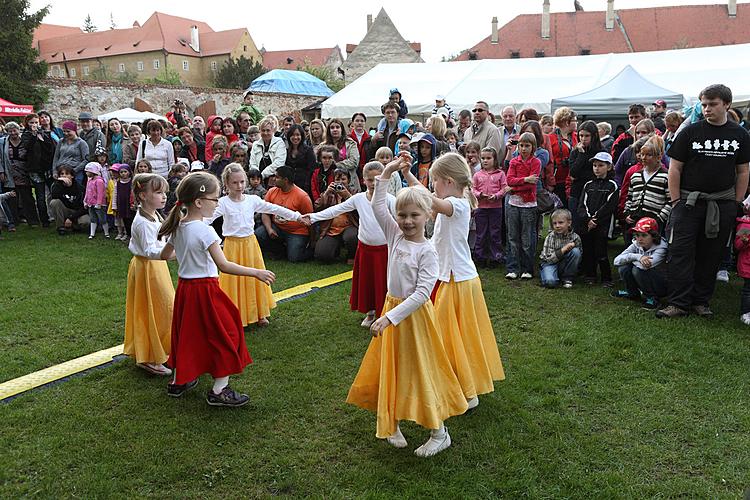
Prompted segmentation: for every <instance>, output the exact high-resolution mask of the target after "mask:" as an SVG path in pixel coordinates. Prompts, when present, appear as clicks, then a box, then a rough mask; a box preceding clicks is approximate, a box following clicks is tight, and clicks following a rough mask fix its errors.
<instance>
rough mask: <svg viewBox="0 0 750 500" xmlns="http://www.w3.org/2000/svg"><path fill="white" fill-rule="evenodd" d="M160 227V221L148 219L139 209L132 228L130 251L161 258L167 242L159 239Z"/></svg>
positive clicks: (135, 253) (143, 255)
mask: <svg viewBox="0 0 750 500" xmlns="http://www.w3.org/2000/svg"><path fill="white" fill-rule="evenodd" d="M160 227H161V223H160V222H159V221H156V220H149V219H147V218H146V217H144V216H143V215H141V211H140V210H138V211H137V212H136V214H135V218H134V219H133V226H132V227H131V229H130V244H128V250H130V253H132V254H133V255H138V256H140V257H146V258H147V259H161V251H162V249H163V248H164V245H166V242H164V241H160V240H159V239H158V235H159V228H160Z"/></svg>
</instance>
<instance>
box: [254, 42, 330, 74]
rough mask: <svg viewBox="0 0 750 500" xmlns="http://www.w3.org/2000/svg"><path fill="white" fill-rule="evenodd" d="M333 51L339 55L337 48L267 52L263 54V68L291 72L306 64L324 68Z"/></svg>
mask: <svg viewBox="0 0 750 500" xmlns="http://www.w3.org/2000/svg"><path fill="white" fill-rule="evenodd" d="M334 51H339V53H340V49H339V48H338V46H336V47H330V48H325V49H300V50H273V51H270V50H267V51H265V52H264V53H263V66H265V67H266V68H268V69H292V70H293V69H297V66H300V67H302V66H304V65H305V64H306V63H309V64H310V65H311V66H324V65H325V64H326V61H327V60H328V58H329V57H331V54H332V53H334ZM289 59H291V62H290V61H289Z"/></svg>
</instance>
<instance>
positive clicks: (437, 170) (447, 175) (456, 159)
mask: <svg viewBox="0 0 750 500" xmlns="http://www.w3.org/2000/svg"><path fill="white" fill-rule="evenodd" d="M430 175H432V176H436V177H442V178H443V179H453V182H455V183H456V185H457V186H458V187H460V188H461V189H462V190H463V194H464V198H466V199H467V200H468V202H469V206H470V207H471V209H472V210H473V209H475V208H477V205H478V204H479V202H478V201H477V197H476V196H474V193H472V192H471V186H472V184H473V183H472V178H471V169H470V168H469V164H468V163H466V160H465V159H464V157H463V156H461V155H459V154H457V153H445V154H444V155H442V156H440V157H438V159H437V160H435V162H434V163H433V164H432V167H430Z"/></svg>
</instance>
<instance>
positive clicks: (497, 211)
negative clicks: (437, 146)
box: [472, 147, 508, 268]
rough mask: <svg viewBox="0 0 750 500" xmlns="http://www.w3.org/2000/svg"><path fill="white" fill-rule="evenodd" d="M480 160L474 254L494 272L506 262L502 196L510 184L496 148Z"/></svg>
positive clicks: (485, 151) (476, 176)
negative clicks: (504, 258)
mask: <svg viewBox="0 0 750 500" xmlns="http://www.w3.org/2000/svg"><path fill="white" fill-rule="evenodd" d="M481 160H482V169H481V170H480V171H479V172H477V173H475V174H474V177H473V186H472V192H473V193H474V196H475V197H476V198H477V200H479V203H478V207H477V209H476V210H475V211H474V220H475V221H476V232H477V237H476V238H477V239H476V243H475V244H474V252H473V253H474V258H475V259H476V260H477V262H479V263H480V265H482V264H483V265H486V266H487V267H491V268H493V267H496V266H497V264H498V263H499V262H501V261H502V260H503V252H502V248H503V241H502V239H503V232H502V220H503V196H504V195H505V191H506V190H507V189H508V181H507V179H506V177H505V172H503V171H502V170H501V169H500V165H498V161H497V151H495V148H492V147H487V148H484V149H483V150H482V152H481Z"/></svg>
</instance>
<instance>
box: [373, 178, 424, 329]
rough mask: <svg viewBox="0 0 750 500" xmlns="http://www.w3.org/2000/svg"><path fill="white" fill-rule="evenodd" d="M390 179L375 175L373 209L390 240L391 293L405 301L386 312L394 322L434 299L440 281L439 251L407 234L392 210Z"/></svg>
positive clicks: (389, 287) (389, 278)
mask: <svg viewBox="0 0 750 500" xmlns="http://www.w3.org/2000/svg"><path fill="white" fill-rule="evenodd" d="M387 190H388V181H384V180H382V179H381V178H380V177H376V178H375V193H374V194H373V196H372V211H373V213H374V214H375V219H376V220H377V221H378V224H379V225H380V228H381V229H382V231H383V233H384V234H385V238H386V240H387V241H388V293H389V294H390V295H391V296H393V297H399V298H403V299H404V301H403V302H401V303H400V304H399V305H397V306H396V307H394V308H393V309H391V310H390V311H388V312H387V313H386V317H388V319H389V320H390V321H391V323H393V324H394V325H397V324H399V323H400V322H401V321H403V320H404V319H406V318H407V317H408V316H409V315H410V314H411V313H413V312H414V311H416V310H417V309H419V308H420V307H422V305H423V304H424V303H425V302H427V301H428V300H430V294H431V293H432V289H433V288H435V282H436V281H437V271H438V263H437V252H435V247H433V246H432V243H430V241H429V240H425V241H423V242H421V243H415V242H411V241H409V240H407V239H406V238H404V233H402V232H401V229H400V228H399V227H398V224H396V221H395V220H394V219H393V216H391V214H390V213H389V212H388V207H387V204H386V194H387V193H386V191H387Z"/></svg>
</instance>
